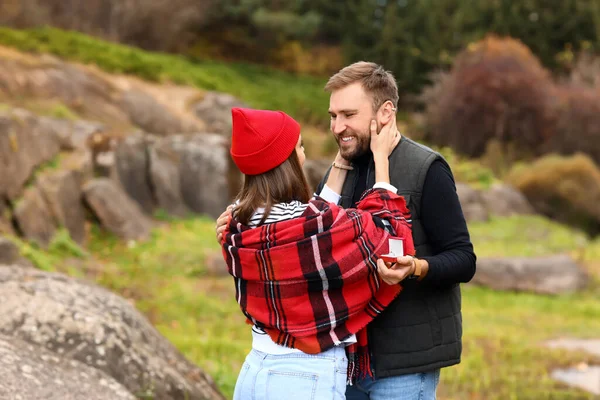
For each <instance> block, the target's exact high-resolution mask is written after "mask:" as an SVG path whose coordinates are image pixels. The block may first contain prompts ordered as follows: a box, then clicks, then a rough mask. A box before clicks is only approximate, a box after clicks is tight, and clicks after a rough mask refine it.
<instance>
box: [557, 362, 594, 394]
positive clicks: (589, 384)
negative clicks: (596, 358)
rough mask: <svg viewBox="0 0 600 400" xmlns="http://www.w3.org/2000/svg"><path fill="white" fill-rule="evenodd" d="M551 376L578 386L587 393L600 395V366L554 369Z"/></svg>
mask: <svg viewBox="0 0 600 400" xmlns="http://www.w3.org/2000/svg"><path fill="white" fill-rule="evenodd" d="M552 378H554V379H556V380H557V381H561V382H563V383H565V384H567V385H569V386H574V387H578V388H580V389H583V390H585V391H587V392H589V393H592V394H595V395H600V366H587V365H586V366H581V367H579V368H577V367H576V368H567V369H556V370H554V371H552Z"/></svg>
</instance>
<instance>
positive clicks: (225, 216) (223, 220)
mask: <svg viewBox="0 0 600 400" xmlns="http://www.w3.org/2000/svg"><path fill="white" fill-rule="evenodd" d="M232 209H233V206H231V205H229V206H227V208H226V209H225V211H223V213H222V214H221V215H219V218H217V224H216V225H215V231H216V233H217V241H218V242H219V243H221V241H222V240H223V232H225V228H227V224H229V220H230V219H231V210H232Z"/></svg>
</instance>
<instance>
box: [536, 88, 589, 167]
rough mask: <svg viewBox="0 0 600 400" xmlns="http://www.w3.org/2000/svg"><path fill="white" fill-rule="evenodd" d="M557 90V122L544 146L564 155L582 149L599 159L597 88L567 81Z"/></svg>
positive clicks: (582, 151)
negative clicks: (558, 100) (554, 130)
mask: <svg viewBox="0 0 600 400" xmlns="http://www.w3.org/2000/svg"><path fill="white" fill-rule="evenodd" d="M557 93H558V98H559V99H560V104H559V105H558V107H559V108H558V110H557V115H558V123H557V125H556V132H555V133H554V134H553V135H552V138H551V140H550V141H549V142H548V143H547V144H546V146H545V150H546V151H548V152H556V153H560V154H564V155H569V154H574V153H577V152H581V153H585V154H587V155H589V156H590V157H591V158H592V159H594V161H595V162H597V163H600V90H598V89H590V88H582V87H577V86H574V85H572V84H569V85H564V86H560V87H559V88H558V91H557Z"/></svg>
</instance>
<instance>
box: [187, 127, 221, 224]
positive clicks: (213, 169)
mask: <svg viewBox="0 0 600 400" xmlns="http://www.w3.org/2000/svg"><path fill="white" fill-rule="evenodd" d="M228 147H229V146H228V141H227V140H226V139H225V138H223V137H222V136H219V135H210V134H203V135H194V136H192V137H191V138H190V140H189V141H188V143H187V145H186V147H185V151H184V152H183V154H182V157H181V164H180V166H179V170H180V174H181V195H182V198H183V201H184V202H185V204H187V205H188V207H190V209H191V210H192V211H194V212H195V213H202V214H207V215H209V216H211V217H212V218H217V217H218V216H219V215H220V214H221V213H222V212H223V210H224V209H225V207H227V205H228V204H229V198H230V193H229V184H228V179H229V178H230V175H229V167H230V164H229V163H228V159H229V151H228Z"/></svg>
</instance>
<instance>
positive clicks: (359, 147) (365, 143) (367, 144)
mask: <svg viewBox="0 0 600 400" xmlns="http://www.w3.org/2000/svg"><path fill="white" fill-rule="evenodd" d="M346 133H349V134H350V135H348V134H346V135H344V136H353V137H354V139H355V140H356V146H354V147H353V148H352V149H343V148H342V147H341V146H340V143H341V141H342V139H341V138H339V137H338V138H336V141H337V144H338V147H339V149H340V155H341V156H342V157H343V158H344V159H345V160H348V161H356V160H357V159H358V158H360V157H362V156H364V155H365V154H367V153H368V152H369V151H370V150H371V136H370V133H369V134H368V135H367V134H366V133H363V134H362V135H361V134H358V133H356V132H352V131H349V132H346Z"/></svg>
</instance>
